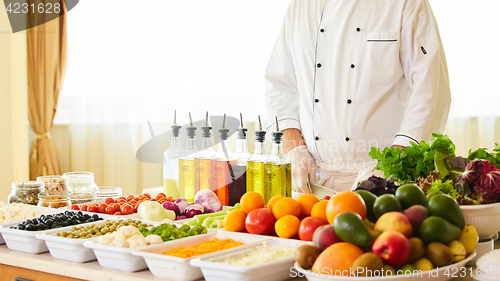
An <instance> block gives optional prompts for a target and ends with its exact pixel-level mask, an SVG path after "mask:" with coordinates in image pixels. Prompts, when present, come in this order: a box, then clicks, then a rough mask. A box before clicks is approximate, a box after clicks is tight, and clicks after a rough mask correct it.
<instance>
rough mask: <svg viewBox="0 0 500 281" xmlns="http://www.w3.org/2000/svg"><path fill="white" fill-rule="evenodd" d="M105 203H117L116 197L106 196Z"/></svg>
mask: <svg viewBox="0 0 500 281" xmlns="http://www.w3.org/2000/svg"><path fill="white" fill-rule="evenodd" d="M104 203H106V204H111V203H116V201H115V199H113V198H106V199H105V200H104Z"/></svg>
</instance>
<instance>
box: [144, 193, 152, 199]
mask: <svg viewBox="0 0 500 281" xmlns="http://www.w3.org/2000/svg"><path fill="white" fill-rule="evenodd" d="M142 195H144V196H146V197H147V198H149V199H151V194H149V193H147V192H146V193H143V194H142Z"/></svg>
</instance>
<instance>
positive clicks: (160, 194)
mask: <svg viewBox="0 0 500 281" xmlns="http://www.w3.org/2000/svg"><path fill="white" fill-rule="evenodd" d="M155 197H167V195H165V193H163V192H160V193H158V194H156V196H155Z"/></svg>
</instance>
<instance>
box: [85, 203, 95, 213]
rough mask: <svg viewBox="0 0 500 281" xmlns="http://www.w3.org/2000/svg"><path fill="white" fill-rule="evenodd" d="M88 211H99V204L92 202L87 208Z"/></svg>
mask: <svg viewBox="0 0 500 281" xmlns="http://www.w3.org/2000/svg"><path fill="white" fill-rule="evenodd" d="M87 211H88V212H92V213H97V206H96V205H95V204H90V205H89V207H88V208H87Z"/></svg>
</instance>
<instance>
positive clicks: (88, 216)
mask: <svg viewBox="0 0 500 281" xmlns="http://www.w3.org/2000/svg"><path fill="white" fill-rule="evenodd" d="M83 216H84V217H85V218H86V219H90V218H91V216H90V215H89V214H85V215H83Z"/></svg>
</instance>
